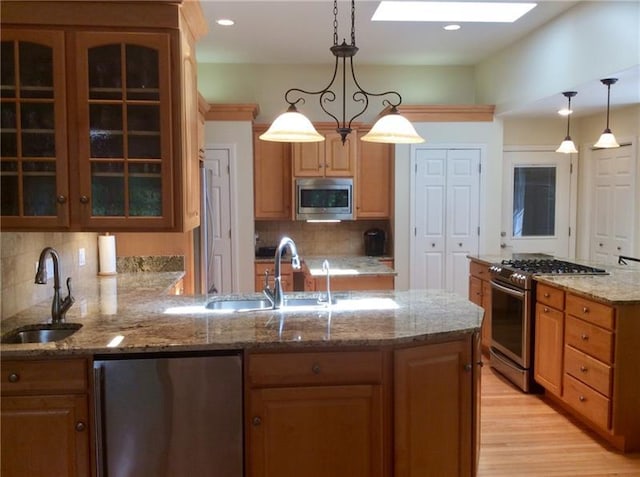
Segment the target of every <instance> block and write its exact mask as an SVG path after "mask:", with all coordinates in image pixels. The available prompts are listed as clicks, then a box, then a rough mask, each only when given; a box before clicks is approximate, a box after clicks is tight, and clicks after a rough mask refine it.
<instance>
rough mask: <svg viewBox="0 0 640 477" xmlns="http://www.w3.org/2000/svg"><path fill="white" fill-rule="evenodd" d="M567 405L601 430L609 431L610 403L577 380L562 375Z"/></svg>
mask: <svg viewBox="0 0 640 477" xmlns="http://www.w3.org/2000/svg"><path fill="white" fill-rule="evenodd" d="M563 398H564V400H565V402H566V403H567V404H569V405H570V406H571V407H572V408H573V409H575V410H576V411H578V412H579V413H580V414H582V415H583V416H585V417H586V418H587V419H589V420H590V421H592V422H594V423H595V424H597V425H598V426H599V427H601V428H602V429H609V427H610V426H609V422H610V419H609V404H610V401H609V399H607V398H606V397H604V396H603V395H602V394H600V393H598V392H596V391H594V390H593V389H591V388H590V387H589V386H587V385H586V384H583V383H581V382H580V381H578V380H577V379H575V378H573V377H571V376H569V375H568V374H565V375H564V395H563Z"/></svg>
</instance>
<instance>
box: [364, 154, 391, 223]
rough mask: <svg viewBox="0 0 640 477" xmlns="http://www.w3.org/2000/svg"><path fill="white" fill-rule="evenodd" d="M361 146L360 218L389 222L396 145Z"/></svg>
mask: <svg viewBox="0 0 640 477" xmlns="http://www.w3.org/2000/svg"><path fill="white" fill-rule="evenodd" d="M358 146H359V148H360V151H359V157H358V161H357V181H356V210H355V213H356V218H357V219H386V218H388V217H389V216H390V215H391V205H392V202H393V201H392V197H393V190H394V188H393V152H392V146H391V145H389V144H379V143H372V142H363V141H360V144H359V145H358Z"/></svg>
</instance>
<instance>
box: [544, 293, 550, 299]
mask: <svg viewBox="0 0 640 477" xmlns="http://www.w3.org/2000/svg"><path fill="white" fill-rule="evenodd" d="M543 296H544V297H545V298H549V297H550V296H551V295H549V294H548V293H545V294H544V295H543Z"/></svg>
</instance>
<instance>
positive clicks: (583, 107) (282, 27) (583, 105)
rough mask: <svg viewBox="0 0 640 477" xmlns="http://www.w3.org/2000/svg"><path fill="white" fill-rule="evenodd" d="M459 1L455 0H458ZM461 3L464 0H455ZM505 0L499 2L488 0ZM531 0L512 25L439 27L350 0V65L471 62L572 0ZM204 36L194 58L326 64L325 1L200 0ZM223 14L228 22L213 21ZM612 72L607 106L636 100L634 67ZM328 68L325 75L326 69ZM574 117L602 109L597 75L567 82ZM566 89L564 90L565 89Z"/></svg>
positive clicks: (552, 106)
mask: <svg viewBox="0 0 640 477" xmlns="http://www.w3.org/2000/svg"><path fill="white" fill-rule="evenodd" d="M458 1H460V0H458ZM463 1H466V0H463ZM494 1H506V0H494ZM537 1H538V6H537V7H535V8H534V9H533V10H532V11H531V12H529V13H528V14H526V15H525V16H524V17H522V18H521V19H519V20H518V21H516V22H515V23H511V24H509V23H474V24H470V23H466V24H462V28H461V29H460V30H458V31H453V32H449V31H444V30H443V29H442V27H443V25H444V24H442V23H418V22H371V21H370V19H371V16H372V15H373V12H374V11H375V9H376V7H377V5H378V1H377V0H357V1H356V45H357V46H358V48H359V49H360V51H359V52H358V54H357V55H356V57H355V62H356V64H368V65H474V64H477V63H479V62H480V61H482V60H483V59H485V58H487V57H488V56H490V55H492V54H494V53H496V52H498V51H500V50H501V49H503V48H505V47H507V46H508V45H510V44H511V43H513V42H515V41H517V40H518V39H520V38H522V37H524V36H526V35H528V34H530V33H531V32H533V31H534V30H535V29H537V28H539V27H540V26H542V25H544V24H545V23H546V22H548V21H549V20H551V19H552V18H554V17H556V16H558V15H560V14H561V13H562V12H564V11H566V10H567V9H569V8H571V7H572V6H574V5H575V4H576V3H578V2H577V1H567V0H537ZM201 4H202V9H203V11H204V13H205V16H206V17H207V20H208V23H209V33H208V35H207V36H206V37H205V38H203V39H201V40H200V41H199V42H198V44H197V50H196V51H197V60H198V62H201V63H266V64H327V65H331V64H333V61H334V57H333V55H332V54H331V52H330V51H329V47H330V46H331V45H332V44H333V2H331V1H330V0H288V1H286V0H285V1H271V0H226V1H223V0H201ZM338 10H339V11H338V22H339V25H338V39H339V42H342V40H343V39H345V38H346V40H347V43H350V28H351V16H350V15H351V11H350V10H351V9H350V2H349V1H346V0H340V1H339V3H338ZM223 17H224V18H231V19H233V20H234V21H235V25H234V26H232V27H221V26H219V25H217V24H216V23H215V20H217V19H219V18H223ZM612 73H616V77H618V78H619V79H620V81H619V82H618V83H617V84H616V85H615V86H613V87H612V88H611V99H612V101H611V102H612V107H613V106H616V105H617V106H619V105H627V104H637V103H640V86H639V85H640V68H634V69H632V70H628V71H624V72H612ZM327 74H329V73H327ZM573 88H575V89H576V90H578V91H579V93H578V96H576V98H575V99H574V100H573V104H574V105H575V109H576V113H577V114H578V112H580V115H584V114H591V113H593V112H597V111H602V109H603V108H604V107H605V105H606V88H605V87H604V86H603V85H602V84H601V83H600V82H599V81H597V80H594V81H592V82H591V83H589V84H584V85H575V86H574V87H573ZM573 88H572V89H573ZM565 103H566V100H565V98H564V97H563V96H562V94H561V92H560V91H559V92H558V94H557V95H554V96H552V97H550V98H546V99H544V100H541V101H538V102H536V103H534V104H530V105H527V106H526V107H524V108H522V109H521V110H519V111H514V112H512V113H511V114H512V115H514V116H540V115H548V114H550V113H551V114H553V112H555V111H557V109H559V108H560V107H561V106H563V105H564V104H565Z"/></svg>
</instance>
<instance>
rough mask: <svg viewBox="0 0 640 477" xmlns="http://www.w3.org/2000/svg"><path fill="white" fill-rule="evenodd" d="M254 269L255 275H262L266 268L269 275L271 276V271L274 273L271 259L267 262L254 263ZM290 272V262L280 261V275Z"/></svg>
mask: <svg viewBox="0 0 640 477" xmlns="http://www.w3.org/2000/svg"><path fill="white" fill-rule="evenodd" d="M255 270H256V275H261V276H263V277H264V272H265V271H266V270H269V275H270V276H273V273H274V265H273V261H271V262H269V263H256V264H255ZM291 273H293V267H292V266H291V263H281V264H280V274H281V275H285V274H291Z"/></svg>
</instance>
